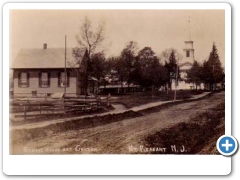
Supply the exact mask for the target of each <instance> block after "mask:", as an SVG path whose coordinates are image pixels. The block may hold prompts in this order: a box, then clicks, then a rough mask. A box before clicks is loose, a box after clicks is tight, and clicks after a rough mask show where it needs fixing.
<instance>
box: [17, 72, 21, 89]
mask: <svg viewBox="0 0 240 180" xmlns="http://www.w3.org/2000/svg"><path fill="white" fill-rule="evenodd" d="M18 87H21V73H20V72H19V73H18Z"/></svg>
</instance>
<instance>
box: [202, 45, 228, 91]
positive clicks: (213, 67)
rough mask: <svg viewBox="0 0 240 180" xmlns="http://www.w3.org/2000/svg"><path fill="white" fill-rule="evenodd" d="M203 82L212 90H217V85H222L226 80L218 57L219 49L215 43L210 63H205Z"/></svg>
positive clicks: (209, 59)
mask: <svg viewBox="0 0 240 180" xmlns="http://www.w3.org/2000/svg"><path fill="white" fill-rule="evenodd" d="M202 72H203V73H202V80H203V81H204V82H205V84H206V85H209V89H210V90H215V89H216V83H221V82H222V81H223V78H224V73H223V68H222V66H221V62H220V59H219V56H218V52H217V47H216V45H215V44H214V43H213V46H212V51H211V53H210V55H209V58H208V61H205V62H204V63H203V71H202Z"/></svg>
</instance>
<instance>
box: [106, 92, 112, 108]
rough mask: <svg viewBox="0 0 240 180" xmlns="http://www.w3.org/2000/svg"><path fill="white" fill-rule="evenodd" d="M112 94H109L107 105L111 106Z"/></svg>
mask: <svg viewBox="0 0 240 180" xmlns="http://www.w3.org/2000/svg"><path fill="white" fill-rule="evenodd" d="M110 100H111V94H110V93H109V94H108V96H107V106H110Z"/></svg>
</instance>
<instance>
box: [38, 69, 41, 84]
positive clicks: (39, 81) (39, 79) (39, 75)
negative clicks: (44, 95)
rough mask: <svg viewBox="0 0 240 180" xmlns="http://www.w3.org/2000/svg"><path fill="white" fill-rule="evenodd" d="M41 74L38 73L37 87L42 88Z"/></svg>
mask: <svg viewBox="0 0 240 180" xmlns="http://www.w3.org/2000/svg"><path fill="white" fill-rule="evenodd" d="M41 75H42V73H41V72H39V73H38V85H39V87H42V76H41Z"/></svg>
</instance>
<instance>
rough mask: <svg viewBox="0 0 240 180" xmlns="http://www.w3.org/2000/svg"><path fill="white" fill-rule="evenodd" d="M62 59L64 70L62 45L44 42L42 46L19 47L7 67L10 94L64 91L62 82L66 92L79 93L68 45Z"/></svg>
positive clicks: (37, 94)
mask: <svg viewBox="0 0 240 180" xmlns="http://www.w3.org/2000/svg"><path fill="white" fill-rule="evenodd" d="M66 62H67V63H66V74H65V49H64V48H49V49H48V48H47V44H44V46H43V49H22V50H20V52H19V54H18V55H17V57H16V59H15V61H14V63H13V65H12V67H11V69H12V70H13V94H14V96H46V95H48V96H50V95H52V94H54V93H64V89H65V86H66V95H75V94H82V92H81V91H82V90H81V89H82V87H81V81H79V80H77V77H80V76H79V72H78V71H77V69H78V68H79V65H78V64H76V63H74V62H75V59H74V57H73V55H72V49H67V50H66ZM65 75H66V77H65ZM65 79H66V81H65Z"/></svg>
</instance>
